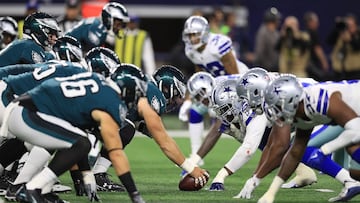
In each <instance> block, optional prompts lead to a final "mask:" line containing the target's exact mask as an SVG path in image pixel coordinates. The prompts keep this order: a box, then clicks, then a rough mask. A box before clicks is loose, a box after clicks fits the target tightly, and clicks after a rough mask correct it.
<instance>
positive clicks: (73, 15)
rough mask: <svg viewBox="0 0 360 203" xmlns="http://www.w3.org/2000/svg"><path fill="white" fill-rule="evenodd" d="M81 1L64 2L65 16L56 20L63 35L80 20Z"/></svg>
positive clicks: (70, 0) (67, 0)
mask: <svg viewBox="0 0 360 203" xmlns="http://www.w3.org/2000/svg"><path fill="white" fill-rule="evenodd" d="M81 18H82V17H81V0H66V8H65V14H64V15H61V16H59V17H58V18H57V21H58V23H59V26H60V29H61V31H62V32H63V33H65V32H67V31H69V30H70V29H72V28H73V27H74V26H75V25H77V24H78V23H79V22H80V20H81Z"/></svg>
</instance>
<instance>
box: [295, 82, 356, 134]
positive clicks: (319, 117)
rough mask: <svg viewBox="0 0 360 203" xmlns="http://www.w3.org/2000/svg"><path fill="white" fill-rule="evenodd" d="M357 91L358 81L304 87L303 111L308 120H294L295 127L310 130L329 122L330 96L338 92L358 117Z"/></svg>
mask: <svg viewBox="0 0 360 203" xmlns="http://www.w3.org/2000/svg"><path fill="white" fill-rule="evenodd" d="M359 89H360V80H348V81H340V82H324V83H318V84H315V85H310V86H308V87H305V88H304V94H303V101H304V111H305V114H306V116H307V117H308V118H309V119H310V120H308V121H305V120H302V119H300V118H296V123H294V124H295V126H296V127H299V128H300V129H310V128H312V127H314V126H316V125H319V124H327V123H329V122H331V118H329V117H328V116H327V113H328V109H329V104H330V96H331V95H332V93H334V92H340V93H341V97H342V100H343V101H344V102H345V103H346V104H347V105H349V106H350V107H351V108H352V109H353V110H354V111H355V112H356V113H357V114H358V115H360V105H359V101H360V92H359Z"/></svg>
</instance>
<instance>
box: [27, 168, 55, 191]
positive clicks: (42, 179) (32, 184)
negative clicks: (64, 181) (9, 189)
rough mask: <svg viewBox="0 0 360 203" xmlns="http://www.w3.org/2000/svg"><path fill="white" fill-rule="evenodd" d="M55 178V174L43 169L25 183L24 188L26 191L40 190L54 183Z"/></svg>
mask: <svg viewBox="0 0 360 203" xmlns="http://www.w3.org/2000/svg"><path fill="white" fill-rule="evenodd" d="M56 180H57V176H56V175H55V173H54V172H53V171H52V170H50V169H49V168H48V167H45V168H44V169H43V170H42V171H41V172H40V173H38V174H37V175H36V176H35V177H34V178H32V179H31V180H30V181H29V182H28V183H26V188H27V189H28V190H35V189H41V190H43V188H44V187H45V186H46V185H47V184H49V183H51V182H54V181H55V182H56Z"/></svg>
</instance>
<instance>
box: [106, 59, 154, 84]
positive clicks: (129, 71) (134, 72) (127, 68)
mask: <svg viewBox="0 0 360 203" xmlns="http://www.w3.org/2000/svg"><path fill="white" fill-rule="evenodd" d="M122 75H131V76H134V77H137V78H139V79H140V80H143V81H149V79H148V77H147V76H146V75H145V74H144V73H143V72H142V71H141V70H140V68H139V67H137V66H136V65H134V64H130V63H122V64H120V65H119V66H118V67H117V68H116V70H115V72H114V73H113V74H112V76H111V77H121V76H122Z"/></svg>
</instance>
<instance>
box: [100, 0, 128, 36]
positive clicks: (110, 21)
mask: <svg viewBox="0 0 360 203" xmlns="http://www.w3.org/2000/svg"><path fill="white" fill-rule="evenodd" d="M114 19H117V20H120V21H122V28H123V29H124V28H125V27H126V24H127V23H128V22H130V18H129V14H128V11H127V9H126V8H125V6H123V5H122V4H120V3H117V2H110V3H107V4H106V5H105V6H104V7H103V9H102V11H101V20H102V23H103V25H104V26H105V27H106V29H107V30H108V31H110V32H111V31H112V32H114V34H115V35H116V36H118V37H122V36H119V33H118V32H119V30H114Z"/></svg>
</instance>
